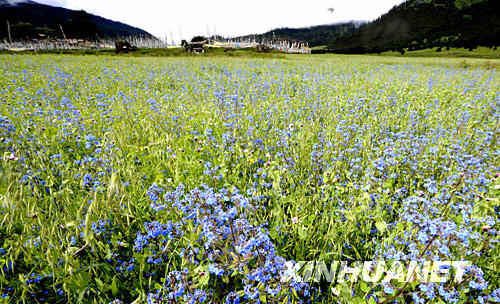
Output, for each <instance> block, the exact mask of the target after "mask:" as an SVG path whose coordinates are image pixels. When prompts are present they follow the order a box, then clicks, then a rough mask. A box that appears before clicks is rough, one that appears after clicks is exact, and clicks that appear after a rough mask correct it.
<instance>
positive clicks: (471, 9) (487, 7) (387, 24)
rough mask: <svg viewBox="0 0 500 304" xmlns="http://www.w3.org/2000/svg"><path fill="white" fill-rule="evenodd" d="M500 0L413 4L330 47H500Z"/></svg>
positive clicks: (352, 49)
mask: <svg viewBox="0 0 500 304" xmlns="http://www.w3.org/2000/svg"><path fill="white" fill-rule="evenodd" d="M499 11H500V1H498V0H480V1H477V0H476V1H474V0H409V1H406V2H404V3H402V4H401V5H398V6H396V7H394V8H393V9H391V10H390V11H389V12H387V13H386V14H384V15H382V16H381V17H380V18H378V19H377V20H375V21H373V22H370V23H368V24H365V25H363V26H362V27H360V28H359V29H358V30H357V31H354V32H353V33H349V34H345V35H342V36H339V37H337V38H336V39H334V40H333V41H332V42H331V43H330V44H329V47H328V48H329V50H330V51H332V52H336V53H365V52H371V53H376V52H383V51H387V50H402V49H404V48H407V49H408V50H416V49H425V48H430V47H466V48H474V47H476V46H478V45H481V46H496V45H499V44H500V18H499V16H500V14H498V12H499Z"/></svg>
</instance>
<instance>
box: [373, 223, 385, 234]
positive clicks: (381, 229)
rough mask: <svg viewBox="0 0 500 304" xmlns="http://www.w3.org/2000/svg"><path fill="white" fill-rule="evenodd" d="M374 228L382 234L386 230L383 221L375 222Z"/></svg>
mask: <svg viewBox="0 0 500 304" xmlns="http://www.w3.org/2000/svg"><path fill="white" fill-rule="evenodd" d="M375 227H377V229H378V231H380V232H381V233H383V232H384V231H385V230H386V229H387V224H386V223H385V221H382V222H376V223H375Z"/></svg>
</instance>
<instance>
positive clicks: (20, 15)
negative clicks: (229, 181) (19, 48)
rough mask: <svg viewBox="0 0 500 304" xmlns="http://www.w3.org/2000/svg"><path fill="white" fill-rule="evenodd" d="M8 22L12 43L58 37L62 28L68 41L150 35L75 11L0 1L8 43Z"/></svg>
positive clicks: (0, 29) (0, 32) (0, 22)
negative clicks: (29, 39) (14, 41)
mask: <svg viewBox="0 0 500 304" xmlns="http://www.w3.org/2000/svg"><path fill="white" fill-rule="evenodd" d="M7 21H8V22H9V24H10V31H11V36H12V39H14V40H17V39H24V38H40V37H46V36H47V35H48V36H49V37H59V38H62V31H61V27H62V29H63V31H64V33H65V34H66V37H67V38H86V39H94V38H97V37H100V38H117V37H123V36H139V35H142V36H147V37H152V36H151V34H149V33H148V32H146V31H144V30H142V29H139V28H136V27H132V26H130V25H127V24H124V23H121V22H117V21H112V20H109V19H105V18H102V17H99V16H96V15H92V14H89V13H87V12H85V11H74V10H69V9H65V8H61V7H54V6H50V5H45V4H40V3H36V2H33V1H22V2H17V1H16V2H8V1H6V0H0V38H3V39H6V38H7V36H8V33H7Z"/></svg>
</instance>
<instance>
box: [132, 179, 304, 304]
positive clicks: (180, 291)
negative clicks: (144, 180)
mask: <svg viewBox="0 0 500 304" xmlns="http://www.w3.org/2000/svg"><path fill="white" fill-rule="evenodd" d="M152 187H157V186H156V185H153V186H152ZM150 189H151V188H150ZM151 200H152V201H153V204H154V205H153V208H154V209H155V210H156V211H162V212H167V213H169V212H175V211H176V210H177V212H179V214H180V215H181V216H182V219H181V222H179V223H176V224H172V223H171V222H168V223H166V224H161V223H159V222H152V223H146V225H145V228H146V231H147V232H146V234H142V233H138V234H137V238H136V239H135V246H134V250H136V251H138V252H143V251H144V249H145V248H146V247H147V248H148V252H149V253H150V254H151V255H150V256H149V257H148V262H150V263H155V264H158V263H161V262H162V258H161V257H159V256H158V253H159V252H161V251H163V252H165V251H168V250H169V249H168V248H167V247H168V244H169V242H170V241H172V240H175V239H179V237H180V236H181V235H183V234H186V235H187V234H189V235H191V241H190V242H189V243H188V244H187V245H186V247H185V248H184V249H182V250H181V252H180V254H179V257H180V258H182V259H183V260H184V261H185V262H186V263H188V265H189V267H188V268H186V269H184V270H183V271H182V272H177V271H174V272H170V273H169V275H168V278H167V280H166V281H165V282H164V284H163V285H162V288H160V289H159V290H157V292H156V293H155V294H150V295H149V296H148V300H149V301H150V302H151V303H163V302H165V303H170V302H175V301H180V300H183V301H186V302H187V303H197V302H196V301H199V302H202V301H201V300H200V299H205V293H204V292H203V291H197V290H193V287H192V286H196V285H203V284H202V283H201V282H203V281H204V282H205V285H206V284H207V283H208V281H207V280H208V279H209V276H210V275H213V277H214V279H213V280H215V281H217V280H218V279H217V278H222V281H223V282H224V283H225V284H226V285H228V286H231V285H232V288H235V287H238V286H241V287H242V290H243V292H242V294H241V295H238V296H237V297H236V296H235V295H234V294H232V293H228V294H226V295H221V294H217V296H218V297H225V298H226V300H227V301H228V302H229V303H236V302H239V301H250V302H252V303H259V302H260V299H262V297H264V298H265V299H268V300H271V299H272V301H282V300H284V299H286V300H287V301H289V300H291V299H292V298H298V300H299V301H300V302H302V301H305V302H306V303H307V302H308V299H310V298H311V296H312V292H311V290H310V287H309V284H307V283H302V282H300V281H298V280H297V279H296V278H295V277H294V276H292V272H293V265H294V264H293V262H291V261H287V260H286V259H285V258H283V257H281V256H279V255H278V254H277V250H276V247H275V245H274V244H273V242H272V240H271V239H270V237H269V235H268V233H267V231H266V230H265V228H263V227H260V226H254V225H253V224H251V223H250V222H249V220H250V219H251V217H252V215H251V211H252V210H254V206H253V205H252V201H251V199H248V198H247V197H245V196H243V195H242V194H240V193H239V192H238V191H237V190H236V189H234V190H232V191H230V190H227V189H221V190H220V191H218V192H215V191H214V190H213V189H212V188H210V187H208V186H206V185H204V186H202V188H201V189H200V188H196V189H193V190H191V191H189V192H187V193H185V190H184V186H183V185H180V186H179V187H177V188H176V189H175V190H173V191H169V192H166V193H165V195H164V204H163V205H162V206H159V205H158V203H157V201H158V200H157V198H156V197H154V198H152V199H151ZM183 230H184V231H183ZM153 241H154V242H155V245H152V243H153ZM162 248H163V249H162ZM165 262H166V261H165ZM202 268H203V269H206V271H205V272H202V273H201V275H200V272H199V270H200V269H202ZM196 270H198V271H196ZM190 271H191V272H190ZM205 278H206V279H205ZM208 287H210V284H208ZM225 289H227V288H225ZM229 290H231V289H229ZM191 292H193V293H191ZM197 292H198V293H200V294H201V293H203V297H201V296H197ZM186 293H187V294H186ZM174 299H175V301H174Z"/></svg>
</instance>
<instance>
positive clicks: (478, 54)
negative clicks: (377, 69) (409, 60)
mask: <svg viewBox="0 0 500 304" xmlns="http://www.w3.org/2000/svg"><path fill="white" fill-rule="evenodd" d="M437 50H438V48H432V49H425V50H418V51H409V52H405V53H404V54H401V53H399V52H384V53H382V54H381V55H382V56H394V57H399V56H404V57H438V58H482V59H500V50H498V49H492V48H487V47H482V46H480V47H477V48H475V49H474V50H472V51H469V50H468V49H465V48H450V49H448V50H447V49H446V48H441V51H440V52H437Z"/></svg>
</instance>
